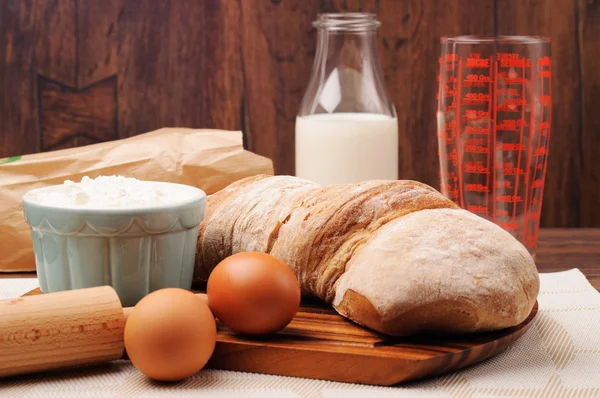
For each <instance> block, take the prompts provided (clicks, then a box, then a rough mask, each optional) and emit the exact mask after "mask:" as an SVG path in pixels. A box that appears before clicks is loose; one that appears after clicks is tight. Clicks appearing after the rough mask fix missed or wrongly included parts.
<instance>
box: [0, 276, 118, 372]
mask: <svg viewBox="0 0 600 398" xmlns="http://www.w3.org/2000/svg"><path fill="white" fill-rule="evenodd" d="M124 329H125V318H124V316H123V311H122V309H121V302H120V301H119V297H118V296H117V294H116V292H115V291H114V289H112V288H111V287H109V286H101V287H95V288H91V289H81V290H73V291H69V292H60V293H56V294H53V295H51V296H44V295H28V297H21V298H14V299H10V300H3V301H0V352H2V355H0V378H1V377H5V376H13V375H19V374H28V373H33V372H40V371H44V370H49V369H57V368H62V367H69V366H76V365H83V364H92V363H101V362H106V361H112V360H115V359H119V358H120V357H121V356H122V355H123V350H124V343H123V331H124Z"/></svg>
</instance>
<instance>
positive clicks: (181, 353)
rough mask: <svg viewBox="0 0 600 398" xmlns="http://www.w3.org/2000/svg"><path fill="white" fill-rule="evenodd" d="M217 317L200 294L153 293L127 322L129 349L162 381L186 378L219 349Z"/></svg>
mask: <svg viewBox="0 0 600 398" xmlns="http://www.w3.org/2000/svg"><path fill="white" fill-rule="evenodd" d="M216 333H217V327H216V322H215V318H214V316H213V314H212V312H211V311H210V309H209V308H208V306H207V305H206V302H205V301H204V300H202V299H201V298H200V297H199V296H196V295H195V294H193V293H191V292H189V291H187V290H183V289H161V290H157V291H155V292H153V293H150V294H149V295H147V296H146V297H144V298H143V299H142V300H140V302H139V303H137V305H136V306H135V307H134V308H133V310H132V311H131V314H130V315H129V317H128V318H127V323H126V324H125V349H126V350H127V355H128V356H129V359H130V360H131V362H132V363H133V365H134V366H135V367H136V368H138V369H139V371H140V372H142V373H144V374H145V375H146V376H148V377H150V378H152V379H155V380H162V381H176V380H182V379H185V378H186V377H189V376H191V375H193V374H194V373H196V372H198V371H199V370H200V369H202V368H203V367H204V365H206V362H208V359H209V358H210V356H211V355H212V353H213V351H214V349H215V342H216Z"/></svg>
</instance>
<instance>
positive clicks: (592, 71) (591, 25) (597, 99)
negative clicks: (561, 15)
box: [561, 0, 600, 227]
mask: <svg viewBox="0 0 600 398" xmlns="http://www.w3.org/2000/svg"><path fill="white" fill-rule="evenodd" d="M578 5H579V9H578V17H579V26H578V29H579V54H580V62H581V90H582V98H581V101H582V104H581V117H582V120H581V125H582V130H581V132H582V135H581V146H580V148H579V156H580V157H581V187H580V192H579V197H580V212H579V226H582V227H595V226H599V225H600V208H599V207H598V198H599V197H600V166H599V165H598V154H599V153H600V112H598V105H599V104H600V2H598V1H589V0H579V3H578ZM561 61H562V60H561ZM571 194H572V195H576V194H577V191H571Z"/></svg>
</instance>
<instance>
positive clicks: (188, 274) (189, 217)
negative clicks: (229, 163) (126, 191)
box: [23, 182, 206, 306]
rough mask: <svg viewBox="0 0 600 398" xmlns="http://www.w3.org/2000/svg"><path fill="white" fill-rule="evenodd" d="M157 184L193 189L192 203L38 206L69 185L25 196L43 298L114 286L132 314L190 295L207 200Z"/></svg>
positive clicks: (199, 194)
mask: <svg viewBox="0 0 600 398" xmlns="http://www.w3.org/2000/svg"><path fill="white" fill-rule="evenodd" d="M152 184H160V185H161V186H162V187H163V188H166V189H168V187H169V185H170V186H173V188H177V189H179V190H181V189H186V190H188V189H189V190H190V195H189V199H187V200H186V201H182V202H179V203H176V204H174V205H161V206H155V207H143V208H141V207H140V208H108V209H86V208H74V207H69V208H66V207H58V206H50V205H45V204H40V203H36V202H35V197H36V195H37V194H39V193H41V192H42V191H45V192H51V191H53V190H60V189H62V188H61V187H62V186H61V185H55V186H50V187H45V188H40V189H35V190H33V191H30V192H28V193H27V194H25V195H24V196H23V209H24V212H25V220H26V221H27V223H28V224H29V225H30V226H31V235H32V238H33V248H34V251H35V263H36V269H37V275H38V280H39V283H40V289H41V291H42V292H43V293H50V292H58V291H63V290H71V289H81V288H86V287H93V286H102V285H110V286H112V287H113V288H114V289H115V290H116V291H117V294H118V295H119V297H120V299H121V303H122V304H123V305H124V306H132V305H135V304H136V303H137V302H138V301H139V300H141V299H142V298H143V297H144V296H146V295H147V294H148V293H150V292H152V291H155V290H158V289H162V288H167V287H179V288H183V289H190V288H191V286H192V277H193V272H194V258H195V255H196V244H197V239H198V226H199V224H200V222H201V221H202V219H203V218H204V214H205V210H206V194H205V193H204V192H203V191H202V190H200V189H197V188H194V187H191V186H183V185H179V184H170V183H162V182H153V183H152ZM186 197H188V196H187V195H186Z"/></svg>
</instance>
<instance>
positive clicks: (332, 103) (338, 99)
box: [299, 14, 395, 116]
mask: <svg viewBox="0 0 600 398" xmlns="http://www.w3.org/2000/svg"><path fill="white" fill-rule="evenodd" d="M379 25H380V23H379V22H378V21H377V20H376V19H375V16H374V15H373V14H322V15H320V16H319V19H318V20H317V21H316V22H315V23H314V26H315V27H317V29H318V33H317V52H316V56H315V60H314V64H313V71H312V74H311V79H310V81H309V84H308V88H307V91H306V93H305V96H304V98H303V102H302V105H301V109H300V112H299V115H306V114H313V113H332V112H366V113H378V114H385V115H390V116H394V115H395V110H394V109H393V105H392V103H391V101H390V99H389V97H388V95H387V92H386V89H385V83H384V80H383V74H382V73H381V67H380V66H379V57H378V53H377V27H378V26H379Z"/></svg>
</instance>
